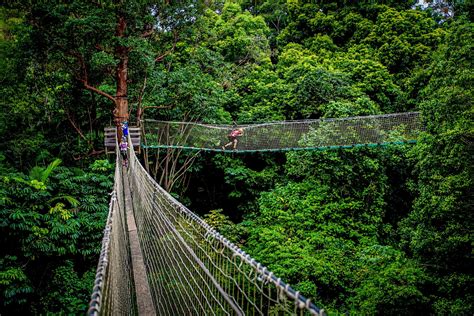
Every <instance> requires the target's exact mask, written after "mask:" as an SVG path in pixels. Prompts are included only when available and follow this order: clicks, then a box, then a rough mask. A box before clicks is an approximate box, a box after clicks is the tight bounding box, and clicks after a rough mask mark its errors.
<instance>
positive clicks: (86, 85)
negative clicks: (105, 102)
mask: <svg viewBox="0 0 474 316" xmlns="http://www.w3.org/2000/svg"><path fill="white" fill-rule="evenodd" d="M69 54H71V55H72V56H74V57H76V58H77V61H78V62H79V65H80V67H81V69H82V77H81V78H78V80H79V81H81V82H82V83H83V84H84V88H86V89H87V90H90V91H93V92H95V93H97V94H99V95H101V96H104V97H106V98H108V99H110V100H111V101H113V102H115V98H114V97H113V96H111V95H110V94H108V93H106V92H104V91H102V90H99V89H97V88H96V87H93V86H91V85H90V84H89V81H88V75H87V68H86V62H85V61H84V57H83V56H82V55H81V54H80V53H78V52H75V51H69Z"/></svg>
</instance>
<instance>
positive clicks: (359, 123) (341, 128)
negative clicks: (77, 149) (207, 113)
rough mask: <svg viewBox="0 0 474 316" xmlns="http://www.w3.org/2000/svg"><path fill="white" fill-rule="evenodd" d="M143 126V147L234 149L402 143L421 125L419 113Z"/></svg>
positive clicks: (411, 138) (412, 138) (149, 122)
mask: <svg viewBox="0 0 474 316" xmlns="http://www.w3.org/2000/svg"><path fill="white" fill-rule="evenodd" d="M144 127H145V140H144V143H143V144H142V147H144V148H183V149H189V150H207V151H237V152H255V151H288V150H326V149H334V148H341V147H342V148H351V147H359V146H379V145H389V144H404V143H412V142H416V138H417V136H418V134H419V132H420V131H422V130H423V129H424V128H423V125H422V123H421V118H420V115H419V113H418V112H407V113H395V114H384V115H372V116H360V117H349V118H340V119H319V120H303V121H288V122H272V123H261V124H247V125H236V126H233V125H213V124H200V123H193V122H165V121H154V120H146V121H145V122H144ZM239 129H242V130H243V133H242V135H238V136H236V137H235V138H236V139H237V144H236V145H235V146H234V145H233V143H232V144H231V145H229V142H232V137H231V133H232V131H236V130H239ZM225 145H227V147H224V148H223V146H225ZM234 147H235V149H234Z"/></svg>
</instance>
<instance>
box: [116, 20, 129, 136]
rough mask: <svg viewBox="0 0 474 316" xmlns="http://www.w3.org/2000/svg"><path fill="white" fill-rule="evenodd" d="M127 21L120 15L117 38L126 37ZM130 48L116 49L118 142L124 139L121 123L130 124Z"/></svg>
mask: <svg viewBox="0 0 474 316" xmlns="http://www.w3.org/2000/svg"><path fill="white" fill-rule="evenodd" d="M126 28H127V21H126V20H125V17H124V16H122V15H120V14H119V17H118V23H117V31H116V36H117V37H119V38H124V37H125V29H126ZM128 52H129V50H128V47H126V46H122V45H120V44H118V45H117V46H116V47H115V54H116V56H117V57H118V59H119V63H118V65H117V90H116V94H115V110H114V122H115V125H116V126H117V140H118V141H119V142H120V140H121V139H122V129H121V128H120V126H121V123H122V122H125V121H127V122H128V99H127V74H128Z"/></svg>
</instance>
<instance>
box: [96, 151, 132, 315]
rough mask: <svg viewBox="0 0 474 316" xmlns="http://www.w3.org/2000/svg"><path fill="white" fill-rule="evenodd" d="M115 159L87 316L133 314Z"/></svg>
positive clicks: (122, 199) (122, 204) (128, 263)
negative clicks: (111, 190) (113, 181)
mask: <svg viewBox="0 0 474 316" xmlns="http://www.w3.org/2000/svg"><path fill="white" fill-rule="evenodd" d="M119 156H120V155H119V154H118V152H117V159H116V167H115V183H114V191H113V192H112V198H111V200H110V206H109V215H108V218H107V224H106V227H105V230H104V238H103V240H102V249H101V253H100V258H99V264H98V267H97V273H96V279H95V282H94V289H93V293H92V297H91V301H90V303H89V310H88V312H87V314H88V315H99V314H100V315H131V314H137V306H136V299H135V289H134V285H133V277H132V265H131V259H130V247H129V241H128V232H127V225H126V217H125V207H124V205H125V204H124V196H123V187H122V181H121V179H122V174H121V168H119V167H118V166H120V162H119Z"/></svg>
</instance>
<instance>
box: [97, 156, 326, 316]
mask: <svg viewBox="0 0 474 316" xmlns="http://www.w3.org/2000/svg"><path fill="white" fill-rule="evenodd" d="M116 150H118V149H116ZM116 157H117V158H116V159H117V160H116V170H115V184H114V192H113V194H112V199H111V202H110V210H109V216H108V220H107V225H106V229H105V234H104V238H103V243H102V251H101V255H100V259H99V265H98V269H97V274H96V281H95V286H94V290H93V294H92V300H91V302H90V306H89V307H90V308H89V311H88V314H89V315H136V314H143V315H144V314H146V315H154V314H156V315H273V314H275V315H282V314H284V315H322V314H323V311H322V310H320V309H319V308H317V307H316V306H315V305H314V304H313V303H312V302H311V301H310V300H308V299H306V298H305V297H303V296H302V295H300V294H299V292H297V291H295V290H293V289H292V288H291V287H290V286H289V285H288V284H285V283H284V282H283V281H282V280H281V279H280V278H278V277H276V276H275V275H274V274H273V273H272V272H271V271H269V270H268V269H267V268H266V267H264V266H263V265H261V264H260V263H258V262H256V261H255V260H254V259H253V258H252V257H250V256H249V255H248V254H246V253H245V252H243V251H242V250H241V249H239V248H238V247H237V246H236V245H234V244H232V243H231V242H229V241H228V240H227V239H226V238H224V237H223V236H222V235H220V234H219V233H218V232H217V231H215V230H214V229H213V228H212V227H210V226H209V225H208V224H206V223H205V222H204V221H203V220H202V219H201V218H199V217H198V216H197V215H195V214H194V213H192V212H191V211H190V210H188V209H187V208H186V207H185V206H183V205H182V204H181V203H179V202H178V201H177V200H175V199H174V198H173V197H172V196H171V195H170V194H169V193H168V192H166V191H165V190H164V189H163V188H161V187H160V186H159V185H158V184H157V183H156V182H155V181H154V180H153V179H152V178H151V176H150V175H149V174H148V173H147V172H146V171H145V170H144V168H143V167H142V166H141V164H140V163H139V161H138V159H137V157H136V156H135V152H134V150H133V147H131V148H130V151H129V168H128V169H126V168H124V167H121V165H122V164H121V161H120V159H121V157H120V155H119V154H117V155H116ZM131 211H133V213H132V214H130V212H131ZM130 215H132V216H131V217H130ZM136 238H138V240H139V243H138V244H137V243H134V240H135V239H136ZM137 248H138V250H137ZM142 267H144V269H143V270H144V271H145V275H144V276H143V275H141V274H140V273H137V272H136V271H135V270H136V269H138V270H140V271H141V270H142Z"/></svg>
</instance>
